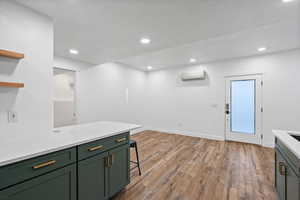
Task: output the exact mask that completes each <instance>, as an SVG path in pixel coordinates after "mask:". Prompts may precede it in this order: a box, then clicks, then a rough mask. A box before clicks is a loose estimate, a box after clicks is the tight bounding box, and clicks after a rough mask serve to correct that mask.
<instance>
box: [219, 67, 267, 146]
mask: <svg viewBox="0 0 300 200" xmlns="http://www.w3.org/2000/svg"><path fill="white" fill-rule="evenodd" d="M224 78H225V106H224V126H225V127H224V128H225V131H224V138H225V141H235V142H242V143H251V144H257V145H263V132H262V131H263V120H262V119H263V74H262V73H257V74H240V75H231V76H225V77H224ZM249 79H255V80H256V81H257V82H256V112H255V137H252V138H251V137H249V135H243V134H239V133H236V134H237V135H235V136H233V137H232V136H231V135H230V134H231V132H230V115H227V114H226V104H227V103H229V104H230V100H231V99H230V94H229V91H230V85H229V82H230V81H231V80H249ZM245 136H248V139H247V137H245Z"/></svg>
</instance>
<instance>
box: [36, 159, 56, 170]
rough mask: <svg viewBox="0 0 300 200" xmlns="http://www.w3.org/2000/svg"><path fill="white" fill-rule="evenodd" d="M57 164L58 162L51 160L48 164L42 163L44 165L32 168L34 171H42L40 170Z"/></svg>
mask: <svg viewBox="0 0 300 200" xmlns="http://www.w3.org/2000/svg"><path fill="white" fill-rule="evenodd" d="M55 163H56V160H50V161H48V162H45V163H42V164H39V165H35V166H33V167H32V168H33V169H40V168H43V167H47V166H50V165H54V164H55Z"/></svg>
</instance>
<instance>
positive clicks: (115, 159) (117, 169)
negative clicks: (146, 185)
mask: <svg viewBox="0 0 300 200" xmlns="http://www.w3.org/2000/svg"><path fill="white" fill-rule="evenodd" d="M129 156H130V155H129V145H123V146H120V147H118V148H115V149H113V150H111V151H109V157H110V167H109V168H108V176H109V179H108V181H109V195H110V196H113V195H115V194H116V193H117V192H119V191H120V190H122V189H123V188H124V187H125V186H126V185H128V184H129V182H130V175H129Z"/></svg>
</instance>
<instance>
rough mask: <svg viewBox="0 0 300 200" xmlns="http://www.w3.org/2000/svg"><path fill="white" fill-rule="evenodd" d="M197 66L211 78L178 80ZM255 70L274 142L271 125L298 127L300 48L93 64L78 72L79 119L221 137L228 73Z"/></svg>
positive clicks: (268, 138) (267, 139)
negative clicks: (150, 66)
mask: <svg viewBox="0 0 300 200" xmlns="http://www.w3.org/2000/svg"><path fill="white" fill-rule="evenodd" d="M199 69H205V70H206V71H207V73H208V76H209V78H208V80H207V81H200V82H199V81H198V82H197V81H196V82H187V83H183V82H181V81H180V80H179V75H180V73H181V72H187V71H197V70H199ZM256 73H262V74H263V79H264V87H263V106H264V114H263V134H264V141H263V145H265V146H273V145H274V141H273V140H274V138H273V135H272V132H271V131H272V129H289V130H300V123H299V122H298V121H299V119H300V104H299V102H300V92H299V87H298V86H299V82H300V78H299V74H300V50H294V51H289V52H282V53H277V54H270V55H265V56H256V57H249V58H242V59H233V60H228V61H221V62H215V63H210V64H205V65H201V66H186V67H182V68H175V69H165V70H160V71H153V72H149V73H145V72H142V71H137V70H135V69H132V68H128V67H126V66H123V65H120V64H113V63H108V64H104V65H100V66H96V67H92V68H89V69H88V70H85V71H83V72H81V73H80V76H79V78H78V79H79V80H78V114H79V122H89V121H96V120H116V121H124V122H130V123H137V124H141V125H143V126H144V129H152V130H161V131H167V132H171V133H181V134H186V135H192V136H198V137H206V138H211V139H220V140H223V139H224V132H225V128H224V127H225V121H224V104H225V76H231V75H246V74H256ZM126 88H128V90H129V98H128V102H127V100H126Z"/></svg>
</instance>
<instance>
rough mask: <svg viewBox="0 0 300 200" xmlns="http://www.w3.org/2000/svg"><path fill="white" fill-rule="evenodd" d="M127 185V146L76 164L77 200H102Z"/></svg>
mask: <svg viewBox="0 0 300 200" xmlns="http://www.w3.org/2000/svg"><path fill="white" fill-rule="evenodd" d="M127 184H129V145H122V146H120V147H117V148H115V149H112V150H110V151H108V152H105V153H100V154H98V155H95V156H93V157H90V158H87V159H86V160H82V161H79V163H78V200H104V199H108V198H109V197H112V196H113V195H115V194H116V193H117V192H119V191H120V190H122V189H123V188H124V187H125V186H126V185H127Z"/></svg>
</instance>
